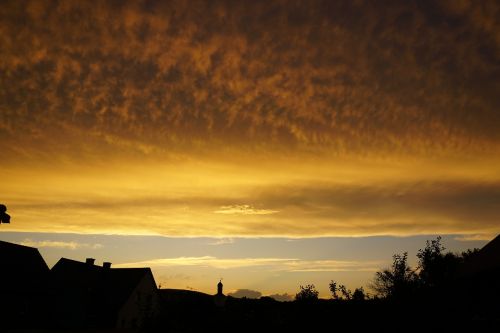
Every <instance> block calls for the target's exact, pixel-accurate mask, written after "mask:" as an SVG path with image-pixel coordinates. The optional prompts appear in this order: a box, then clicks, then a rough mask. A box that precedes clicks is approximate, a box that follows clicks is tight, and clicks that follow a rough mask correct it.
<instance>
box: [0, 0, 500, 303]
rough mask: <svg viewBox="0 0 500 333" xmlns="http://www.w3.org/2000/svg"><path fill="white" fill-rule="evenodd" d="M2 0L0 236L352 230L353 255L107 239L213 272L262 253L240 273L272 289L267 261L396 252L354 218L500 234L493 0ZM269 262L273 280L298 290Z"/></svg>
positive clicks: (396, 230)
mask: <svg viewBox="0 0 500 333" xmlns="http://www.w3.org/2000/svg"><path fill="white" fill-rule="evenodd" d="M0 9H1V10H0V45H1V47H0V152H1V162H0V175H1V178H2V180H1V184H2V190H1V194H2V196H1V197H0V202H1V203H4V204H5V205H7V207H8V212H9V214H10V215H11V217H12V222H11V224H10V225H1V228H0V236H6V237H7V236H9V237H11V238H12V239H13V240H17V241H19V242H21V241H25V242H27V244H28V243H29V242H31V244H33V245H32V246H35V247H41V249H42V252H43V248H44V247H50V248H51V249H56V248H57V249H58V250H59V251H60V252H59V254H60V256H70V253H69V254H68V251H70V252H71V251H76V250H77V249H78V251H84V252H82V255H86V254H89V255H92V251H97V250H99V251H101V250H103V251H104V249H105V248H106V246H108V245H109V244H108V245H106V246H104V249H102V248H101V247H99V246H98V247H94V246H93V245H92V244H90V243H88V240H85V241H83V242H84V244H87V246H80V247H79V245H78V244H76V243H74V242H75V240H74V239H72V238H71V236H70V234H78V235H108V236H110V237H114V236H117V235H120V236H132V235H134V236H144V237H156V236H159V237H165V239H170V238H179V239H186V241H187V240H189V239H192V238H202V237H208V238H210V239H212V241H217V240H224V239H225V240H226V243H227V244H229V246H232V242H233V241H234V240H235V239H236V240H238V239H242V238H243V239H253V240H254V241H255V242H256V243H255V244H257V243H258V242H259V241H261V240H262V238H280V239H290V240H291V241H293V240H303V239H306V238H307V239H315V238H326V237H332V239H333V237H350V238H351V239H353V240H356V239H358V240H359V247H360V249H361V252H360V254H359V256H358V257H357V259H355V260H354V259H353V260H347V259H339V258H338V256H337V254H336V253H325V254H324V255H322V256H321V258H320V255H319V254H315V255H316V257H314V258H313V257H310V258H308V259H307V260H306V259H305V258H300V257H295V256H286V255H285V254H279V255H278V254H277V253H274V252H273V251H274V250H273V247H272V246H271V247H269V252H268V253H267V254H266V255H262V256H252V255H251V254H249V253H244V256H243V254H241V255H240V256H239V257H237V256H236V254H235V253H233V252H231V250H229V249H228V250H227V252H225V253H220V254H218V255H214V254H213V253H208V252H207V253H200V254H196V255H195V254H193V253H187V252H189V251H187V252H186V253H185V254H183V253H178V254H177V255H176V256H172V255H166V254H165V253H158V254H157V255H153V254H152V253H150V254H148V255H149V257H148V258H135V257H132V256H122V257H116V258H117V259H116V260H118V261H117V262H116V264H118V265H124V266H127V265H128V266H130V265H145V266H151V267H153V268H154V267H160V266H161V267H163V268H162V269H163V270H165V269H166V268H165V267H167V266H168V267H169V269H171V270H172V271H175V269H176V268H175V267H178V266H183V267H184V266H193V267H198V266H199V267H204V268H203V269H205V268H206V267H209V268H210V269H211V273H210V274H212V273H213V275H214V278H215V279H217V277H216V275H217V274H219V272H218V271H220V270H225V269H242V268H245V269H249V268H256V269H261V268H262V266H266V267H267V268H266V269H262V272H261V273H260V275H259V274H257V276H258V277H257V278H255V279H256V280H258V279H260V282H258V283H255V285H252V288H256V289H260V290H261V291H264V289H265V288H268V289H271V288H269V283H271V282H269V281H270V280H272V278H271V276H272V274H271V275H265V274H268V272H269V271H271V272H273V274H275V273H276V272H282V271H287V272H288V271H300V272H312V271H323V272H325V271H328V272H336V271H342V272H346V271H350V272H354V273H353V275H351V276H349V275H346V276H345V279H346V280H347V281H354V282H352V283H364V282H363V281H361V280H362V279H364V278H366V277H369V276H370V274H371V272H373V271H374V270H376V269H377V268H379V267H380V266H383V265H384V264H386V263H387V260H390V255H389V256H387V253H385V252H384V254H383V255H384V256H385V257H384V258H382V257H381V256H382V253H380V257H377V258H370V259H364V258H363V254H362V252H363V251H362V249H364V248H365V247H366V245H365V244H366V243H365V241H366V239H367V238H365V237H371V236H383V237H388V238H390V237H396V238H397V237H420V236H426V235H438V234H440V235H452V236H449V237H450V238H449V239H450V242H451V239H455V238H457V239H461V240H462V243H463V244H464V245H463V248H467V247H469V245H470V244H474V245H479V244H484V243H485V241H486V240H489V239H491V238H493V237H494V236H495V235H496V234H498V233H500V223H499V222H500V130H499V128H500V112H499V110H500V99H499V98H498V96H500V81H499V80H498V77H500V61H499V47H500V27H499V21H498V19H497V18H498V12H499V10H500V9H499V5H498V2H495V1H484V2H483V1H482V2H481V3H476V2H468V1H440V2H436V3H434V2H429V3H428V2H419V1H415V2H412V1H409V2H396V3H395V4H394V5H393V6H387V7H386V6H384V5H382V4H380V3H378V2H364V1H361V2H356V1H305V2H301V1H298V2H290V1H168V2H166V1H158V2H149V1H123V2H121V1H120V2H106V1H97V2H95V1H60V2H57V1H5V2H2V4H0ZM37 233H44V234H39V236H36V234H37ZM57 234H65V235H67V236H65V239H55V238H54V237H56V238H57V236H56V235H57ZM51 235H52V236H51ZM68 235H69V236H68ZM453 235H454V236H453ZM78 237H80V236H78ZM82 237H83V236H82ZM4 238H5V237H4ZM53 238H54V239H53ZM2 239H3V238H2ZM227 240H230V241H227ZM42 242H46V243H42ZM47 242H48V243H47ZM51 242H52V243H51ZM72 242H73V243H72ZM145 242H146V241H145ZM459 243H460V242H459V241H457V242H455V243H453V244H455V245H452V247H454V248H456V249H459V246H458V245H456V244H459ZM110 244H111V243H110ZM227 244H226V245H227ZM226 245H222V246H226ZM137 246H138V248H140V246H139V245H137ZM65 251H66V252H65ZM85 251H86V252H85ZM77 259H79V258H77ZM80 259H81V258H80ZM103 260H104V258H103ZM181 264H182V265H181ZM271 267H272V268H271ZM190 269H191V268H190ZM200 270H201V268H200ZM359 271H362V272H364V273H363V274H365V275H363V276H362V277H360V276H357V275H356V274H357V273H356V272H359ZM200 272H201V271H200ZM265 272H267V273H265ZM368 272H370V273H368ZM182 274H190V275H191V276H195V275H196V274H197V273H196V272H193V271H190V272H189V273H185V272H183V273H182ZM276 274H278V273H276ZM174 275H175V274H174ZM199 275H201V273H200V274H199ZM278 275H279V274H278ZM278 275H276V276H278ZM238 276H239V279H241V280H238V282H234V281H233V283H234V284H233V285H237V286H239V287H241V288H244V287H246V286H245V285H244V283H245V282H244V274H241V275H238ZM356 276H357V277H356ZM308 278H310V279H314V278H315V277H314V275H309V276H308ZM194 279H195V280H196V279H198V281H201V278H200V277H199V276H198V277H197V278H194ZM279 279H280V278H279V276H278V277H276V280H273V281H274V282H272V285H274V286H275V288H274V287H273V288H274V289H272V290H269V293H272V292H280V293H281V292H285V291H286V292H292V290H291V288H292V287H287V289H286V290H285V289H283V290H281V289H279V281H280V280H279ZM287 279H289V280H290V281H292V280H291V278H288V277H287ZM321 279H323V280H324V279H325V277H322V278H321ZM159 280H161V279H159ZM173 280H174V281H175V282H173V283H174V284H177V286H179V285H180V284H182V283H184V282H180V281H182V279H181V278H179V279H177V280H176V279H175V278H174V279H173ZM323 280H322V281H323ZM165 281H166V280H165ZM192 281H193V280H191V282H192ZM287 281H288V280H287ZM171 282H172V279H170V280H169V282H165V283H167V284H168V283H171ZM191 282H190V283H191ZM216 282H217V281H215V282H214V281H203V282H199V286H198V288H201V289H203V288H205V289H203V290H204V291H207V292H211V291H210V290H209V288H211V287H210V286H212V285H213V286H215V283H216ZM298 282H300V281H299V280H296V281H294V283H295V285H298ZM348 283H351V282H348ZM194 284H196V283H194ZM285 284H286V283H285ZM289 285H291V282H290V283H289ZM264 286H265V287H264ZM183 287H184V286H183ZM239 287H235V288H239ZM323 288H326V286H323ZM322 292H324V291H322Z"/></svg>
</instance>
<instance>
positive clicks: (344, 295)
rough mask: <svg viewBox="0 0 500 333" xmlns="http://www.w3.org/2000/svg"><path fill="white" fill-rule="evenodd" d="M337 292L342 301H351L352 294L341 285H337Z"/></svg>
mask: <svg viewBox="0 0 500 333" xmlns="http://www.w3.org/2000/svg"><path fill="white" fill-rule="evenodd" d="M339 291H340V293H341V294H342V299H345V300H347V301H350V300H351V299H352V292H351V291H350V290H349V289H347V288H346V286H344V285H343V284H341V285H339Z"/></svg>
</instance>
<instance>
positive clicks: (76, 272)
mask: <svg viewBox="0 0 500 333" xmlns="http://www.w3.org/2000/svg"><path fill="white" fill-rule="evenodd" d="M51 276H52V282H53V286H54V287H53V288H54V323H55V324H56V326H57V327H58V328H141V327H145V326H148V325H150V324H151V321H152V320H153V319H154V318H155V317H156V316H157V314H158V311H159V310H158V308H159V296H158V290H157V287H156V283H155V280H154V278H153V275H152V273H151V270H150V269H149V268H111V263H104V264H103V266H102V267H101V266H97V265H94V259H91V258H88V259H87V260H86V262H79V261H75V260H71V259H66V258H61V259H60V260H59V261H58V262H57V263H56V264H55V265H54V267H53V268H52V270H51Z"/></svg>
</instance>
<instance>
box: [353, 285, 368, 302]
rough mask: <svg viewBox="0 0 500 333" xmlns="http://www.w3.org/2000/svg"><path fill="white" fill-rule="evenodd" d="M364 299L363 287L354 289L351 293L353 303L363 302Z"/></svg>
mask: <svg viewBox="0 0 500 333" xmlns="http://www.w3.org/2000/svg"><path fill="white" fill-rule="evenodd" d="M365 298H366V294H365V290H364V289H363V287H360V288H356V289H354V292H353V293H352V300H353V301H364V300H365Z"/></svg>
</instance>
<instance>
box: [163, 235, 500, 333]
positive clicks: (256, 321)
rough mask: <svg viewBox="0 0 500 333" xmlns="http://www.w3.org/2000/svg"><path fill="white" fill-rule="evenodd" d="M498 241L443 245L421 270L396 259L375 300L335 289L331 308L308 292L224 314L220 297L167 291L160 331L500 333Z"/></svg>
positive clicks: (436, 245)
mask: <svg viewBox="0 0 500 333" xmlns="http://www.w3.org/2000/svg"><path fill="white" fill-rule="evenodd" d="M499 240H500V238H498V237H497V238H496V239H495V240H494V241H493V242H491V243H490V244H488V245H487V246H485V247H484V248H483V249H481V250H469V251H466V252H463V253H460V254H455V253H450V252H445V249H444V247H443V246H442V245H441V242H440V241H441V239H440V238H439V237H438V238H437V239H436V240H432V241H428V242H427V244H426V246H425V248H423V249H421V250H420V251H419V252H418V254H417V258H418V266H417V267H415V268H411V267H410V266H409V265H408V263H407V254H406V253H404V254H401V255H399V254H398V255H395V256H394V257H393V264H392V266H391V267H389V268H387V269H384V270H381V271H379V272H377V273H376V274H375V277H374V280H373V282H372V284H371V288H372V289H373V290H374V291H375V292H376V294H375V295H374V296H370V295H367V294H365V292H364V290H363V288H357V289H356V290H355V291H354V292H351V291H350V290H348V289H347V288H345V286H343V285H340V284H338V283H337V282H335V281H332V282H331V283H330V291H331V293H332V295H331V296H332V298H331V299H329V300H325V299H318V292H317V291H316V290H315V287H314V285H307V286H300V290H299V292H298V293H297V295H296V298H295V300H294V301H293V302H277V301H275V300H273V299H271V298H268V297H262V298H260V299H235V298H231V297H228V298H227V299H226V302H225V305H224V306H223V307H217V306H216V305H215V303H214V301H213V296H209V295H203V294H199V293H192V294H191V295H190V296H188V295H185V296H184V297H170V296H168V295H169V293H170V294H171V295H172V294H175V291H164V294H163V296H164V297H163V299H164V300H167V301H166V302H165V303H164V305H165V310H166V312H165V316H164V317H163V318H161V320H160V321H161V322H159V323H158V325H159V326H161V327H165V328H168V329H169V330H171V331H178V332H198V331H204V330H206V329H207V330H210V331H219V332H221V331H222V332H229V331H238V332H257V331H275V332H283V331H311V332H314V331H331V332H342V331H345V332H462V331H469V332H490V331H491V332H498V331H499V327H500V265H499V264H500V244H499ZM184 292H185V293H187V292H186V291H184ZM167 314H168V315H167Z"/></svg>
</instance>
